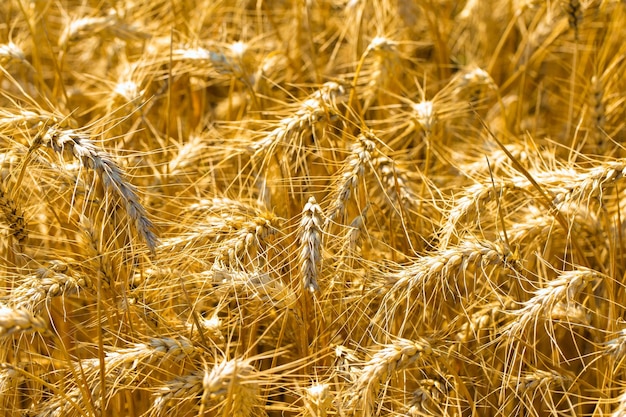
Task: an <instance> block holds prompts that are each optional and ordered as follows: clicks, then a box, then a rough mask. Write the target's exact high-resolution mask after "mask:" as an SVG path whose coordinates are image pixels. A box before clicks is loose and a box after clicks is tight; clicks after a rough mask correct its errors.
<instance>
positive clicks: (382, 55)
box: [363, 36, 399, 109]
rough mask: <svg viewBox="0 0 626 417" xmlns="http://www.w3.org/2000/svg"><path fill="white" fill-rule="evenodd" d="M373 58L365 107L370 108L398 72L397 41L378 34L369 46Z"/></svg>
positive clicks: (369, 71)
mask: <svg viewBox="0 0 626 417" xmlns="http://www.w3.org/2000/svg"><path fill="white" fill-rule="evenodd" d="M367 53H368V54H369V55H370V56H372V58H373V60H372V63H371V64H370V66H369V68H368V74H367V79H366V85H365V91H364V92H363V98H364V104H363V108H364V109H368V108H369V107H370V105H371V103H372V102H374V100H376V96H377V95H378V93H379V92H380V91H384V89H386V88H387V87H388V86H389V84H391V82H392V81H394V77H395V76H396V74H397V69H398V68H399V65H398V63H399V56H398V45H397V42H395V41H393V40H391V39H389V38H386V37H384V36H377V37H375V38H374V39H372V41H371V42H370V44H369V45H368V47H367Z"/></svg>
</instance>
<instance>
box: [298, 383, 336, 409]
mask: <svg viewBox="0 0 626 417" xmlns="http://www.w3.org/2000/svg"><path fill="white" fill-rule="evenodd" d="M304 402H305V410H306V414H305V415H307V416H309V417H326V416H327V415H328V408H329V407H330V406H331V405H332V402H333V398H332V396H331V394H330V387H329V386H328V384H315V385H311V386H310V387H309V388H307V389H306V390H305V394H304Z"/></svg>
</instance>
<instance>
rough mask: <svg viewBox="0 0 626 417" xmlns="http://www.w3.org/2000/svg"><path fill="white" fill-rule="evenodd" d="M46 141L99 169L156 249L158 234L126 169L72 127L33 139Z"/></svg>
mask: <svg viewBox="0 0 626 417" xmlns="http://www.w3.org/2000/svg"><path fill="white" fill-rule="evenodd" d="M40 144H41V145H45V146H48V147H49V148H51V149H53V150H54V151H55V152H57V153H59V154H61V155H62V154H63V152H64V151H65V150H66V149H67V150H68V151H70V152H71V153H72V155H73V156H74V157H75V158H76V159H78V160H79V161H80V162H81V164H82V166H83V167H85V168H87V169H93V170H94V171H96V173H97V174H98V176H99V177H100V179H101V180H102V184H103V186H104V188H105V189H106V190H107V191H108V192H110V193H112V194H113V195H116V196H118V197H119V198H120V199H121V200H122V201H123V202H124V208H125V209H126V213H127V214H128V216H129V217H130V218H131V220H132V221H133V223H134V225H135V229H136V230H137V232H138V233H139V234H140V235H141V237H142V238H143V240H144V241H145V243H146V245H147V246H148V249H150V252H152V253H154V251H155V248H156V246H157V244H158V238H157V236H156V234H155V233H154V231H153V229H154V227H153V225H152V222H151V221H150V219H149V218H148V214H147V212H146V209H145V208H144V207H143V205H142V204H141V202H140V201H139V197H138V196H137V189H136V188H135V187H134V186H133V185H132V184H130V183H128V182H127V181H126V179H125V178H124V177H125V175H124V172H123V170H122V169H121V168H120V167H119V166H118V165H117V164H116V163H115V161H113V159H112V158H111V156H110V155H109V154H107V153H106V152H104V151H103V150H101V149H99V148H98V147H97V146H96V145H95V144H94V143H93V141H92V140H90V139H89V138H88V137H87V136H86V135H85V134H84V133H81V132H77V131H74V130H71V129H65V130H62V129H59V128H57V127H51V128H49V129H48V130H47V131H46V132H45V133H44V134H43V135H41V136H40V137H39V139H38V140H36V141H35V142H34V143H33V147H37V146H38V145H40Z"/></svg>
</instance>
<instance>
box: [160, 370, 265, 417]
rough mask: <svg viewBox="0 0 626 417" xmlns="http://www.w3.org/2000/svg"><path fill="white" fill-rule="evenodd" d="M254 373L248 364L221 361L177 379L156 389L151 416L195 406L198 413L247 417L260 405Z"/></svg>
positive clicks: (258, 388) (258, 390) (167, 413)
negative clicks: (212, 412)
mask: <svg viewBox="0 0 626 417" xmlns="http://www.w3.org/2000/svg"><path fill="white" fill-rule="evenodd" d="M256 374H257V372H256V370H255V369H254V367H253V366H252V365H250V363H248V361H245V360H241V359H232V360H222V361H221V362H220V363H217V364H215V365H213V366H212V367H211V366H208V367H207V369H205V370H204V371H196V372H194V373H193V374H189V375H185V376H182V377H178V378H176V379H174V380H172V381H169V382H167V383H166V384H165V385H163V386H162V387H161V388H160V389H159V391H158V392H159V393H158V394H157V397H156V399H155V400H154V406H155V407H154V408H153V410H152V412H151V415H163V416H165V415H171V414H170V413H171V412H175V411H176V410H178V408H179V407H180V406H181V405H184V404H185V403H189V402H192V406H193V402H196V404H195V406H196V407H199V408H200V409H201V410H204V411H209V410H216V409H220V410H228V411H229V415H232V416H233V417H247V416H250V415H251V414H252V413H253V412H254V410H255V409H256V407H257V406H258V402H259V398H258V396H259V393H260V387H259V382H258V380H256V377H255V375H256Z"/></svg>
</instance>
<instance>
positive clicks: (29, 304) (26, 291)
mask: <svg viewBox="0 0 626 417" xmlns="http://www.w3.org/2000/svg"><path fill="white" fill-rule="evenodd" d="M92 284H93V283H92V280H91V278H90V277H89V276H87V275H81V274H77V273H75V272H73V271H71V270H70V268H69V267H68V266H67V265H66V264H65V263H63V262H59V261H52V262H51V263H50V265H49V266H48V267H46V268H40V269H39V270H37V271H36V272H35V273H33V274H30V275H27V276H26V277H25V279H24V282H23V283H22V284H21V285H20V286H19V287H17V288H15V289H14V290H13V292H12V295H13V299H12V304H13V305H15V306H17V307H23V308H25V309H27V310H28V311H31V312H32V313H33V314H35V315H37V314H40V313H41V311H42V310H43V309H44V307H45V305H46V303H47V302H50V301H51V300H52V298H54V297H64V296H68V295H75V294H78V293H80V291H82V290H86V289H90V288H91V287H92Z"/></svg>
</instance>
